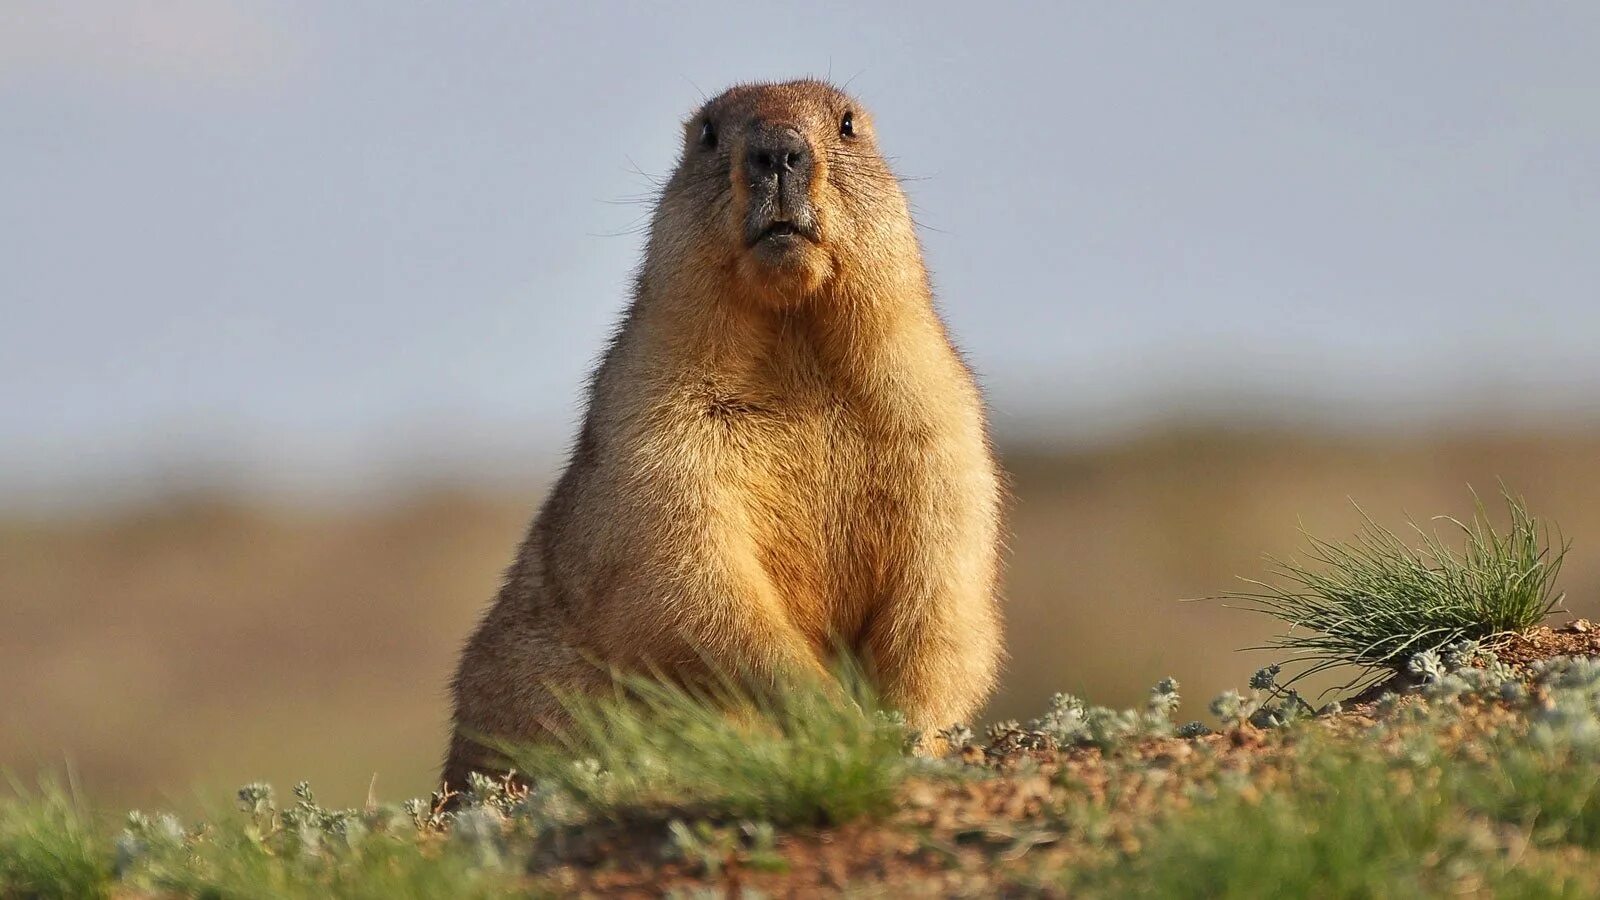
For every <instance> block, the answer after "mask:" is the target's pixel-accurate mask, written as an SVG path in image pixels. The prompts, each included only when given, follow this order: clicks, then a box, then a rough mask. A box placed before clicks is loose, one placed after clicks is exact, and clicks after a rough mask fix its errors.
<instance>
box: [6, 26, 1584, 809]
mask: <svg viewBox="0 0 1600 900" xmlns="http://www.w3.org/2000/svg"><path fill="white" fill-rule="evenodd" d="M1596 46H1600V7H1596V6H1594V5H1592V4H1558V3H1550V4H1538V5H1533V6H1526V5H1515V6H1513V5H1505V4H1495V5H1490V4H1470V5H1463V4H1457V3H1448V2H1438V3H1415V4H1406V5H1404V6H1403V7H1396V6H1394V5H1392V4H1378V3H1371V4H1341V5H1340V8H1338V9H1316V8H1310V7H1300V6H1298V5H1297V6H1286V5H1279V4H1272V5H1267V6H1257V5H1246V4H1237V5H1228V6H1226V7H1218V6H1216V5H1208V6H1205V7H1194V8H1189V7H1179V6H1167V7H1164V8H1162V9H1161V10H1160V11H1157V10H1155V9H1153V8H1150V7H1136V6H1127V5H1111V6H1105V5H1099V4H1051V5H1046V4H1039V5H1008V4H1004V3H985V4H982V5H981V7H974V6H972V5H971V4H943V3H917V4H901V5H889V4H861V5H857V4H843V3H840V4H827V3H816V4H804V5H796V4H787V5H781V6H779V5H772V6H766V5H758V4H750V3H728V4H700V5H697V6H696V7H695V9H694V10H693V11H692V12H691V11H687V10H684V9H678V8H670V9H669V8H668V7H667V6H665V5H658V4H643V3H639V4H604V3H593V4H570V5H568V4H562V5H556V4H549V5H545V4H472V5H457V4H421V3H391V2H383V3H377V2H351V3H340V4H322V3H311V2H305V3H292V2H283V3H266V2H262V3H250V2H229V0H163V2H155V0H150V2H138V0H126V2H105V3H93V2H80V0H64V2H63V0H57V2H50V0H8V2H6V3H5V4H4V5H3V6H0V702H3V705H4V713H3V715H0V769H9V770H11V771H13V772H16V773H19V774H22V775H24V776H26V775H27V774H28V773H31V772H32V771H34V770H36V769H39V768H41V767H59V766H61V765H62V764H64V763H69V762H70V763H71V764H72V765H74V766H75V767H76V769H77V770H78V772H79V774H80V777H81V778H82V779H83V781H84V782H85V783H86V785H87V789H88V790H89V791H90V792H91V793H92V794H93V795H95V796H96V797H100V798H104V799H106V800H107V801H108V802H121V803H137V804H145V805H148V804H158V803H162V804H168V805H177V806H187V805H191V804H192V803H193V802H194V801H195V798H196V797H199V796H202V795H203V796H206V797H207V798H208V799H210V800H212V801H216V800H218V799H220V798H221V797H222V796H224V795H222V794H220V793H218V792H219V791H222V790H224V789H227V788H231V787H233V786H235V785H237V784H240V783H243V782H246V781H250V780H254V779H262V778H265V779H270V780H273V781H276V782H278V783H280V784H285V783H290V782H293V781H294V780H297V779H299V778H310V779H312V780H313V782H314V783H315V784H317V786H318V794H319V797H325V798H327V799H328V800H331V801H334V802H356V801H358V800H359V799H360V798H361V797H363V796H365V794H366V791H367V788H368V784H369V781H370V780H371V779H372V777H373V775H374V773H376V775H377V791H378V793H379V794H381V795H383V796H386V797H398V796H409V795H412V794H415V793H420V792H423V791H425V790H426V789H427V788H428V786H429V783H430V780H431V778H432V777H433V775H434V772H435V765H436V763H437V759H438V756H439V753H440V750H441V748H442V744H443V738H444V735H445V728H446V725H447V719H448V709H447V706H446V692H445V685H446V681H447V678H448V675H449V671H450V668H451V666H452V663H453V657H454V654H455V652H456V649H457V647H458V646H459V644H460V643H461V641H462V640H463V638H464V636H465V635H466V633H467V632H468V630H469V629H470V628H471V626H472V623H473V621H474V618H475V616H476V615H477V613H478V611H479V609H480V608H481V606H482V605H483V604H484V603H485V602H486V601H487V600H488V599H489V598H490V596H491V595H492V594H493V592H494V590H495V588H496V586H497V583H498V580H499V577H500V572H501V569H502V568H503V567H504V565H505V564H506V563H507V562H508V561H509V560H510V558H511V554H512V552H513V550H514V548H515V545H516V544H517V542H518V540H519V539H520V537H521V534H522V531H523V529H524V527H525V526H526V523H527V520H528V518H529V516H530V515H531V513H532V511H533V510H534V508H535V506H536V504H537V503H538V501H539V499H540V496H541V493H542V491H543V489H544V486H545V485H546V484H547V483H548V481H549V480H550V479H551V478H552V476H553V475H554V474H555V472H556V471H557V470H558V467H559V465H560V461H561V457H562V453H563V448H564V446H565V444H566V441H567V440H568V439H569V436H570V435H571V433H572V431H573V429H574V427H575V423H576V422H577V420H578V417H579V415H580V413H581V409H580V407H579V405H578V401H579V398H580V390H581V387H582V383H583V379H584V376H585V374H586V372H587V370H588V368H589V367H590V366H591V365H592V363H593V362H594V360H595V358H596V355H597V353H598V352H599V350H600V348H601V346H602V343H603V341H604V340H605V338H606V335H607V334H608V332H609V329H610V328H611V326H612V324H613V322H614V321H615V320H616V318H617V316H618V314H619V313H620V311H621V310H622V308H623V306H624V304H625V302H626V294H627V290H628V284H629V280H630V277H631V270H632V267H633V266H634V265H635V263H636V261H637V258H638V254H639V251H640V247H641V245H642V241H643V235H642V234H641V232H640V230H639V229H640V227H641V225H642V224H643V222H644V221H645V216H646V215H647V213H648V198H649V195H650V192H651V190H652V189H653V185H652V180H651V179H652V178H653V177H658V176H661V175H664V174H665V173H667V172H668V171H670V169H671V167H672V165H673V163H674V156H675V154H676V151H677V145H678V142H679V140H680V130H679V123H680V122H681V121H682V119H683V118H684V117H686V116H687V115H689V114H690V112H691V111H692V110H693V109H694V108H695V107H696V106H697V105H698V104H699V102H700V101H701V98H702V97H703V96H705V95H707V94H712V93H715V92H716V91H718V90H720V89H721V88H723V87H725V86H726V85H728V84H729V83H732V82H735V81H739V80H752V79H779V78H787V77H794V76H798V75H805V74H811V75H819V76H826V77H831V78H833V79H834V80H836V81H839V82H845V81H848V82H849V85H850V89H851V90H852V91H853V92H855V93H857V94H858V95H859V96H861V97H862V98H863V99H864V100H865V101H866V102H867V103H868V105H870V106H871V107H872V108H873V110H874V111H875V114H876V116H877V120H878V128H879V132H880V137H881V143H882V144H883V145H884V146H885V147H886V149H887V152H888V153H889V154H891V155H892V156H893V157H894V165H895V167H896V168H897V170H898V171H899V173H900V174H901V175H903V176H905V177H907V178H908V179H909V180H908V183H907V190H908V192H909V194H910V196H911V199H912V202H913V204H914V207H915V210H916V214H917V217H918V220H919V224H920V225H921V227H922V236H923V239H924V242H925V248H926V253H927V257H928V261H929V264H930V267H931V269H932V271H933V273H934V278H935V282H936V285H937V288H938V292H939V295H940V297H941V303H942V307H943V310H944V312H945V314H946V316H947V318H948V320H949V322H950V325H951V328H952V330H953V332H954V334H955V335H956V336H957V337H958V340H959V342H960V343H961V344H962V346H963V347H964V348H965V350H966V351H967V352H968V354H969V356H970V358H971V360H972V361H973V363H974V365H975V366H976V367H977V369H978V370H979V371H980V372H981V374H982V378H983V381H984V383H985V386H986V388H987V390H988V393H989V396H990V400H991V404H992V407H993V418H994V424H995V431H996V434H997V438H998V441H999V444H1000V447H1001V451H1002V454H1003V457H1004V461H1005V464H1006V466H1007V468H1008V469H1009V470H1010V472H1011V474H1012V476H1013V479H1014V488H1015V495H1016V499H1015V503H1014V507H1013V510H1012V518H1011V526H1012V530H1013V532H1014V538H1013V540H1012V542H1011V547H1010V558H1009V566H1010V572H1009V575H1008V578H1007V583H1006V586H1005V594H1006V609H1007V616H1008V619H1009V622H1010V633H1011V640H1010V646H1011V662H1010V667H1009V671H1008V675H1007V679H1006V682H1005V685H1004V689H1003V690H1002V691H1001V693H1000V695H999V696H998V697H997V698H996V700H995V701H994V703H993V705H992V707H991V709H990V711H989V716H990V718H997V717H1019V718H1025V717H1027V716H1030V715H1033V714H1035V713H1037V712H1038V711H1040V710H1041V709H1042V708H1043V705H1044V703H1045V700H1046V698H1047V697H1048V696H1049V694H1050V693H1051V692H1052V691H1055V690H1068V691H1072V692H1079V693H1082V694H1085V695H1087V696H1088V697H1090V698H1091V699H1092V700H1094V701H1096V702H1101V703H1118V704H1126V703H1133V702H1137V701H1138V700H1139V699H1140V698H1141V697H1142V695H1143V692H1144V690H1145V688H1147V687H1148V686H1149V685H1150V684H1152V683H1154V682H1155V681H1156V680H1158V679H1159V678H1161V677H1162V676H1165V675H1168V674H1172V675H1176V676H1178V678H1179V679H1180V680H1181V681H1182V683H1183V686H1184V689H1185V690H1184V693H1185V694H1186V696H1187V697H1188V698H1189V699H1188V701H1187V703H1186V706H1185V713H1187V714H1189V715H1192V716H1196V717H1198V716H1201V715H1203V713H1204V703H1205V701H1206V700H1207V699H1209V698H1210V697H1211V696H1212V695H1214V694H1215V693H1216V692H1217V691H1219V690H1221V689H1223V688H1225V687H1237V686H1242V685H1243V683H1244V681H1245V680H1246V679H1247V678H1248V676H1249V673H1250V671H1251V670H1252V669H1254V668H1255V667H1256V666H1259V665H1262V664H1265V663H1266V662H1269V661H1271V657H1270V656H1269V655H1265V654H1261V653H1239V652H1237V651H1238V649H1239V648H1242V647H1246V646H1248V645H1251V644H1254V643H1257V642H1259V641H1260V640H1261V639H1262V638H1264V637H1265V636H1267V635H1269V634H1271V633H1272V632H1273V631H1274V629H1273V627H1272V625H1271V623H1268V622H1263V621H1260V620H1258V619H1256V618H1254V617H1252V616H1251V615H1249V614H1246V613H1243V612H1239V611H1235V610H1229V609H1227V608H1225V607H1224V606H1222V605H1221V604H1219V603H1215V602H1204V603H1184V602H1181V601H1182V600H1183V599H1184V598H1193V597H1205V596H1211V595H1216V594H1218V593H1220V592H1223V591H1226V590H1229V589H1231V588H1234V587H1237V586H1239V583H1238V582H1237V581H1236V580H1235V579H1236V576H1241V575H1242V576H1258V575H1260V574H1262V572H1263V570H1264V569H1263V563H1262V558H1261V556H1262V554H1263V553H1276V554H1287V553H1290V552H1292V551H1294V549H1295V548H1296V547H1297V546H1298V545H1299V541H1300V537H1299V534H1298V532H1297V528H1299V527H1301V526H1302V525H1303V526H1304V527H1305V528H1306V529H1308V530H1309V531H1312V532H1314V533H1317V534H1319V535H1324V536H1330V537H1342V536H1346V535H1348V534H1350V533H1351V532H1352V530H1353V529H1354V527H1355V526H1356V525H1357V523H1358V522H1359V517H1358V515H1357V513H1356V512H1355V510H1354V509H1353V508H1352V506H1351V505H1350V500H1351V499H1354V500H1355V501H1357V502H1359V503H1361V504H1362V505H1363V506H1364V507H1365V508H1366V509H1367V510H1368V511H1370V512H1371V513H1372V514H1373V515H1374V516H1375V517H1376V518H1377V519H1378V520H1380V521H1382V522H1384V523H1386V524H1390V525H1399V524H1401V523H1403V522H1404V521H1405V517H1406V515H1407V514H1409V515H1411V516H1413V517H1416V518H1417V519H1418V520H1419V521H1420V522H1424V523H1426V521H1427V518H1428V517H1429V516H1432V515H1435V514H1441V513H1449V514H1454V515H1465V514H1467V513H1468V512H1470V509H1471V495H1470V494H1469V492H1468V485H1472V486H1474V487H1476V488H1478V489H1479V490H1480V491H1483V492H1485V493H1486V494H1490V495H1492V493H1493V492H1494V491H1495V490H1496V479H1504V480H1505V482H1506V483H1507V484H1508V485H1509V486H1511V487H1512V488H1513V489H1515V490H1517V491H1520V492H1523V493H1525V494H1526V495H1527V497H1528V499H1529V501H1530V503H1531V504H1532V506H1533V508H1534V510H1535V511H1536V512H1539V513H1542V514H1544V515H1546V516H1549V517H1551V518H1553V519H1554V520H1556V521H1557V522H1559V523H1560V524H1561V525H1562V527H1563V528H1564V530H1565V531H1566V533H1567V534H1568V535H1569V536H1571V537H1572V538H1574V539H1575V541H1576V547H1575V549H1574V551H1573V555H1572V557H1571V558H1570V559H1569V563H1568V565H1569V568H1568V570H1567V571H1566V572H1565V573H1564V576H1563V583H1564V586H1565V588H1566V589H1567V591H1568V592H1569V597H1568V601H1567V608H1568V609H1569V610H1571V611H1572V612H1573V614H1588V615H1595V614H1596V613H1600V555H1597V553H1600V549H1597V548H1600V478H1597V474H1600V471H1597V470H1600V355H1597V354H1596V352H1595V345H1596V342H1597V340H1600V296H1597V285H1600V199H1597V198H1600V56H1597V55H1596V54H1595V53H1594V52H1593V50H1594V47H1596ZM1563 617H1564V616H1563Z"/></svg>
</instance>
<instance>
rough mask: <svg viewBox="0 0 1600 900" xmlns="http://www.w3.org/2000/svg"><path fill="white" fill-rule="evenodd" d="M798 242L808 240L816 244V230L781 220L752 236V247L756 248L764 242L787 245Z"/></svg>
mask: <svg viewBox="0 0 1600 900" xmlns="http://www.w3.org/2000/svg"><path fill="white" fill-rule="evenodd" d="M798 240H807V241H811V242H813V243H815V242H816V240H817V234H816V229H815V228H811V227H809V226H805V225H800V224H797V223H795V222H789V221H785V220H779V221H776V222H772V223H769V224H768V225H767V226H766V227H765V228H762V229H761V230H759V231H756V232H755V233H754V234H752V235H751V236H750V246H752V247H754V246H755V245H756V244H760V243H762V242H764V241H770V242H772V243H774V244H786V243H790V242H793V241H798Z"/></svg>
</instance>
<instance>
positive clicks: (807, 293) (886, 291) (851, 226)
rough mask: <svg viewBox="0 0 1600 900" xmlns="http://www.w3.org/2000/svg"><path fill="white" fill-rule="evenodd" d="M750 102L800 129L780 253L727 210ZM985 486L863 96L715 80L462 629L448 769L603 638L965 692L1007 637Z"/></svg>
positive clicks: (909, 699)
mask: <svg viewBox="0 0 1600 900" xmlns="http://www.w3.org/2000/svg"><path fill="white" fill-rule="evenodd" d="M847 111H848V112H851V113H852V115H853V121H854V126H855V136H854V138H849V137H847V136H845V135H842V134H841V133H840V121H841V116H842V115H843V114H844V113H845V112H847ZM708 120H709V121H711V122H712V123H713V124H714V126H715V128H716V134H717V140H716V144H717V145H716V146H715V147H714V148H708V147H706V146H704V145H703V144H702V142H701V136H702V128H703V127H704V124H705V122H707V121H708ZM757 121H760V122H768V123H772V122H777V123H783V124H787V125H789V126H791V127H793V128H794V129H795V130H797V131H798V132H799V133H800V134H802V135H804V136H805V138H806V139H808V140H809V142H810V145H811V148H812V149H813V151H814V157H815V171H814V172H813V174H812V176H811V180H810V182H809V186H808V187H807V190H808V192H809V197H810V202H811V204H812V205H813V207H814V210H815V214H816V219H817V229H818V235H817V240H816V242H815V243H806V244H805V245H804V246H802V247H800V248H799V249H798V250H795V251H794V252H791V253H788V254H787V255H785V256H783V257H782V258H781V259H779V260H777V261H776V262H774V261H773V260H772V259H771V258H763V257H759V256H758V255H757V254H756V253H755V252H753V251H752V250H751V249H749V248H748V247H747V246H746V241H745V239H744V237H743V236H742V231H741V229H742V228H743V223H744V216H745V213H746V207H747V204H748V203H749V202H750V201H749V195H750V191H751V190H752V188H751V186H750V184H748V183H747V180H746V179H745V178H744V177H742V174H741V173H742V171H743V170H741V168H740V160H741V159H742V154H743V153H744V150H745V144H746V138H747V136H748V134H749V129H750V128H751V127H753V126H752V123H754V122H757ZM1000 501H1001V486H1000V478H999V475H998V472H997V470H996V466H995V462H994V459H993V456H992V454H991V452H990V448H989V443H988V439H987V435H986V427H985V422H984V415H983V406H982V400H981V398H980V396H979V392H978V389H977V386H976V385H975V384H974V382H973V379H972V376H971V374H970V373H969V372H968V370H967V369H966V367H965V366H964V364H963V363H962V361H961V359H960V357H959V355H958V354H957V352H956V351H955V349H954V348H953V347H952V346H951V344H950V342H949V340H948V339H947V337H946V335H945V331H944V327H943V324H942V323H941V321H940V320H939V318H938V315H937V314H936V313H935V311H934V308H933V305H932V299H931V295H930V291H929V286H928V279H927V274H926V271H925V269H924V267H923V263H922V254H921V250H920V248H919V246H918V243H917V238H916V235H915V232H914V230H913V226H912V222H911V217H910V215H909V213H908V211H907V207H906V201H905V197H904V195H903V193H902V192H901V190H900V187H899V184H898V182H897V181H896V180H895V179H894V177H893V175H892V174H891V173H890V171H889V169H888V167H887V165H886V164H885V163H884V161H883V159H882V157H881V156H880V155H879V153H878V151H877V149H876V146H875V143H874V140H873V136H872V126H871V121H870V119H869V118H868V117H867V114H866V113H865V112H864V111H863V110H862V108H861V107H860V105H859V104H857V103H856V102H855V101H854V100H853V99H851V98H850V97H848V96H846V95H845V94H844V93H842V92H841V91H839V90H837V89H835V88H833V87H832V86H830V85H827V84H824V83H821V82H816V81H799V82H790V83H786V84H774V85H751V86H742V87H736V88H733V89H732V90H729V91H728V92H726V93H724V94H723V95H721V96H719V97H717V98H716V99H714V100H712V101H710V102H709V103H707V104H706V106H705V108H703V109H702V110H701V111H700V112H698V113H696V115H695V116H694V117H693V118H691V119H690V120H689V122H688V123H687V124H686V126H685V149H684V151H683V157H682V159H681V161H680V163H679V165H678V168H677V170H676V171H675V173H674V174H673V176H672V178H671V180H670V181H669V182H668V183H667V184H666V186H665V187H664V189H663V191H662V193H661V196H660V198H659V202H658V205H657V207H656V210H655V213H654V218H653V221H652V225H651V232H650V239H649V244H648V249H647V251H646V255H645V259H644V263H643V265H642V266H641V268H640V271H639V275H638V281H637V286H636V289H635V295H634V300H633V304H632V306H631V307H630V309H629V310H628V313H627V315H626V317H625V319H624V321H623V323H622V326H621V328H620V330H619V332H618V334H617V335H616V337H615V339H614V340H613V342H612V344H611V347H610V349H609V351H608V352H607V353H606V355H605V359H604V361H603V362H602V363H601V365H600V367H599V369H598V370H597V371H596V373H595V374H594V377H593V381H592V383H591V386H590V391H589V407H588V415H587V419H586V421H585V422H584V425H583V430H582V432H581V434H580V436H579V439H578V441H577V444H576V447H575V448H574V452H573V454H572V458H571V460H570V462H569V463H568V466H567V469H566V471H565V473H564V474H563V475H562V477H561V479H560V481H559V482H558V483H557V485H556V487H555V489H554V491H553V492H552V493H551V495H550V496H549V498H548V499H547V500H546V502H545V504H544V506H543V508H542V509H541V511H540V513H539V515H538V517H537V519H535V521H534V524H533V527H532V529H531V531H530V533H529V534H528V537H527V539H526V541H525V542H524V543H523V545H522V548H521V550H520V552H519V554H518V556H517V560H516V562H515V563H514V564H513V566H512V567H511V569H510V571H509V573H508V575H507V578H506V583H505V587H504V588H503V589H502V590H501V592H500V595H499V597H498V599H497V600H496V601H495V603H494V605H493V607H492V608H491V609H490V610H489V612H488V614H487V615H486V616H485V618H484V620H483V622H482V624H481V625H480V626H479V628H478V630H477V632H476V633H475V634H474V635H473V637H472V639H471V641H470V642H469V643H468V644H467V647H466V649H465V651H464V652H463V654H462V658H461V665H460V669H459V671H458V673H457V675H456V678H455V682H454V690H455V735H454V737H453V739H452V741H451V747H450V754H449V759H448V760H447V762H446V764H445V769H444V778H445V780H446V782H447V783H448V784H452V785H458V784H460V783H462V781H463V780H464V778H465V775H466V774H467V773H468V772H470V771H474V770H483V771H494V770H495V769H496V767H497V763H496V760H495V757H494V755H493V754H492V753H489V752H488V751H486V750H485V749H484V748H482V747H481V746H480V745H478V744H476V743H474V741H473V740H472V737H473V736H492V737H494V738H497V739H501V740H519V741H527V740H537V739H540V738H541V737H548V736H549V734H550V731H551V730H552V729H559V728H560V727H561V725H562V723H563V721H564V713H563V709H562V706H561V704H560V702H559V701H558V700H557V698H556V696H555V694H554V693H552V688H555V689H557V690H571V689H580V690H583V689H593V688H598V687H601V686H603V685H605V684H606V683H607V682H608V675H607V674H606V672H605V671H604V669H603V668H602V667H603V666H610V667H614V668H619V669H639V668H643V667H646V666H649V667H653V668H654V669H656V670H659V671H661V672H663V673H665V674H667V675H668V676H670V677H674V678H682V679H685V680H693V679H695V678H696V677H698V676H701V675H703V674H705V671H706V667H707V666H711V667H715V668H717V669H720V670H722V671H724V672H730V673H740V674H742V675H744V676H746V677H752V678H755V679H759V680H762V681H765V682H769V683H770V682H775V681H778V680H781V679H784V678H790V677H796V676H800V677H805V676H813V675H815V676H824V675H825V674H826V671H827V669H828V666H829V663H830V656H831V655H832V654H833V652H834V651H835V650H836V648H839V647H843V648H844V649H846V650H847V651H850V652H852V653H855V654H858V655H859V656H860V657H861V658H862V659H863V660H864V661H865V663H866V666H867V669H868V672H869V673H870V675H871V676H872V678H873V679H874V682H875V684H876V686H877V687H878V689H879V691H880V692H881V694H882V696H883V698H884V699H885V701H886V702H887V703H889V704H891V705H892V706H894V707H896V708H898V709H900V710H902V711H903V712H904V713H905V715H906V717H907V719H908V720H909V722H910V723H911V724H912V725H913V726H916V727H921V728H928V729H932V728H937V727H942V726H945V725H948V724H950V723H952V722H956V721H960V720H963V719H965V718H966V717H968V716H969V715H971V714H972V713H974V712H975V711H976V710H977V708H978V707H979V706H980V705H981V703H982V702H983V701H984V699H985V698H986V697H987V696H988V694H989V693H990V691H991V689H992V688H993V686H994V683H995V678H996V673H997V668H998V664H999V659H1000V655H1001V646H1000V645H1001V636H1000V621H999V614H998V611H997V608H996V602H995V583H996V574H997V573H996V568H997V555H998V547H999V541H1000ZM597 664H598V665H597Z"/></svg>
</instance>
